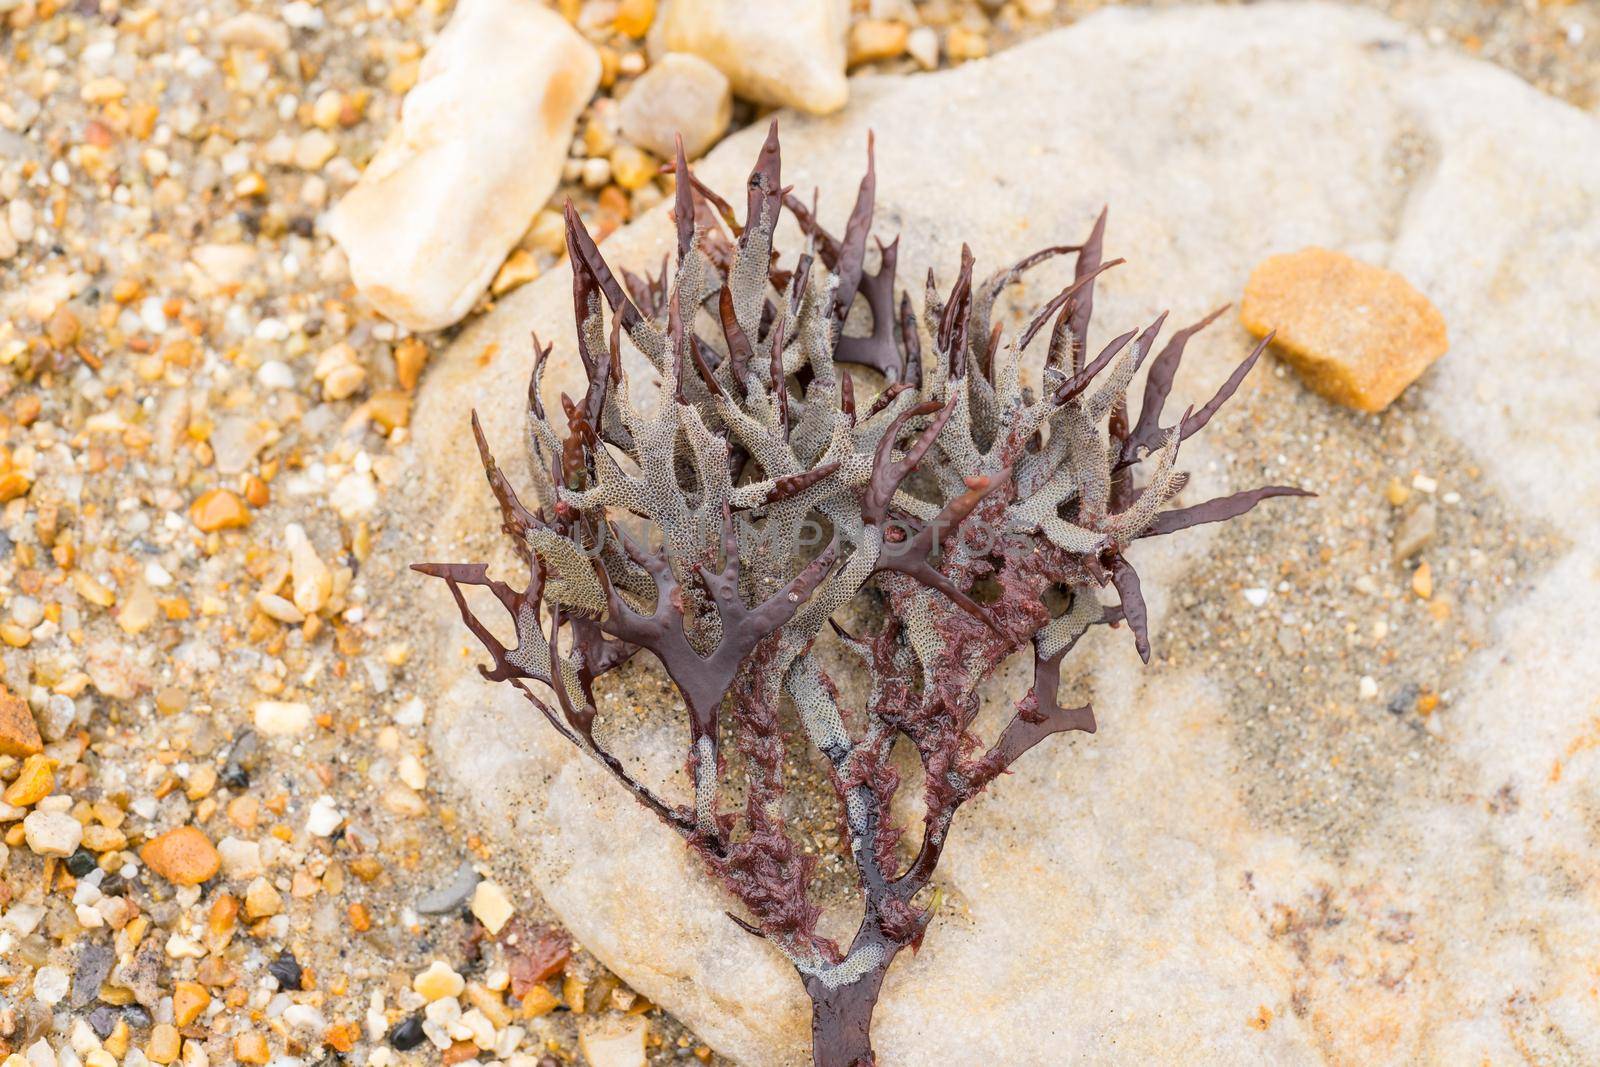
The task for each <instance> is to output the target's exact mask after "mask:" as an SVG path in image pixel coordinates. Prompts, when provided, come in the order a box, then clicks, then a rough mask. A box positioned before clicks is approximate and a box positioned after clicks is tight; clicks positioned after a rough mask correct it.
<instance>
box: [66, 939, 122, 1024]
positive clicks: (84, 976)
mask: <svg viewBox="0 0 1600 1067" xmlns="http://www.w3.org/2000/svg"><path fill="white" fill-rule="evenodd" d="M116 961H117V954H116V953H115V952H113V951H112V950H111V946H110V945H107V944H103V943H101V942H99V941H89V940H84V941H83V942H82V943H81V944H80V945H79V947H78V958H77V962H76V963H74V964H73V966H72V995H71V1001H70V1003H71V1004H72V1006H73V1007H74V1008H82V1007H86V1006H87V1005H89V1004H93V1003H94V1000H95V998H96V997H97V996H99V995H100V987H101V986H103V985H105V981H106V978H107V977H108V976H109V975H110V974H111V965H112V964H113V963H115V962H116Z"/></svg>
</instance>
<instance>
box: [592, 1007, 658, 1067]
mask: <svg viewBox="0 0 1600 1067" xmlns="http://www.w3.org/2000/svg"><path fill="white" fill-rule="evenodd" d="M647 1030H649V1024H647V1023H646V1022H645V1021H644V1020H643V1019H641V1018H639V1017H637V1016H634V1017H632V1018H621V1019H606V1020H604V1021H601V1022H596V1023H591V1024H589V1025H588V1026H585V1027H584V1028H583V1029H582V1030H580V1031H579V1033H578V1050H579V1051H580V1052H582V1053H583V1058H584V1061H585V1062H586V1063H588V1064H589V1067H644V1065H645V1057H644V1038H645V1033H646V1031H647Z"/></svg>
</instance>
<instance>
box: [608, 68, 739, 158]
mask: <svg viewBox="0 0 1600 1067" xmlns="http://www.w3.org/2000/svg"><path fill="white" fill-rule="evenodd" d="M732 114H733V93H732V90H731V89H730V88H729V87H728V77H727V75H725V74H723V73H722V71H720V70H718V69H717V68H716V67H714V66H712V65H711V64H710V63H708V62H706V61H705V60H704V59H701V58H700V57H699V56H695V55H689V54H687V53H684V52H669V53H667V54H666V55H664V56H662V57H661V58H660V59H658V60H656V62H655V65H654V66H652V67H651V68H650V69H649V70H647V71H645V72H644V73H643V74H641V75H639V78H638V80H637V81H635V82H634V83H633V87H632V88H630V89H629V90H628V95H627V96H625V97H623V99H622V106H621V107H620V108H619V109H618V118H619V120H620V121H621V124H622V136H624V137H626V138H627V139H628V140H630V141H632V142H633V143H634V144H636V145H638V146H639V147H640V148H644V149H648V150H649V151H650V152H653V153H654V154H655V155H656V156H658V157H659V158H661V159H669V160H670V159H672V158H673V156H674V155H675V154H676V148H675V146H676V141H675V140H674V138H675V137H677V136H681V137H682V138H683V151H684V154H685V155H687V156H688V157H689V158H690V159H698V158H699V157H700V156H701V155H703V154H704V153H705V151H706V149H708V148H710V147H711V146H712V145H714V144H716V143H717V138H719V137H721V136H722V134H723V131H725V130H726V129H727V128H728V119H729V118H730V117H731V116H732Z"/></svg>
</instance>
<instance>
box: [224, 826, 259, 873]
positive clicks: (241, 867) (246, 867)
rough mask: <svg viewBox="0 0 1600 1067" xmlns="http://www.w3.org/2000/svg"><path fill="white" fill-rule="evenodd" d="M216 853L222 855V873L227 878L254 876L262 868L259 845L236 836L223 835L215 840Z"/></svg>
mask: <svg viewBox="0 0 1600 1067" xmlns="http://www.w3.org/2000/svg"><path fill="white" fill-rule="evenodd" d="M217 854H218V855H220V856H221V857H222V873H223V874H224V875H226V876H227V877H229V878H255V877H257V876H259V875H260V874H261V873H262V872H263V871H264V870H266V867H265V865H263V864H262V862H261V845H260V843H259V842H256V841H244V840H241V839H239V838H237V837H233V836H231V835H230V836H228V837H224V838H223V839H222V840H221V841H218V842H217Z"/></svg>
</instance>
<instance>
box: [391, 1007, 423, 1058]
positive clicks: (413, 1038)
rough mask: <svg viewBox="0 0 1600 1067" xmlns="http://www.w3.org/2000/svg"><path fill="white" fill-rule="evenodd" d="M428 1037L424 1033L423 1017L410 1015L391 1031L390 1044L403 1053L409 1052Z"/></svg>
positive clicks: (396, 1024)
mask: <svg viewBox="0 0 1600 1067" xmlns="http://www.w3.org/2000/svg"><path fill="white" fill-rule="evenodd" d="M426 1036H427V1035H426V1034H424V1033H423V1032H422V1016H420V1015H408V1016H406V1017H405V1018H404V1019H401V1020H400V1021H399V1022H397V1023H395V1024H394V1029H393V1030H390V1031H389V1044H391V1045H393V1046H394V1047H395V1048H397V1049H399V1050H400V1051H401V1052H408V1051H410V1050H411V1049H414V1048H416V1047H417V1046H418V1045H420V1044H422V1039H423V1038H424V1037H426Z"/></svg>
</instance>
